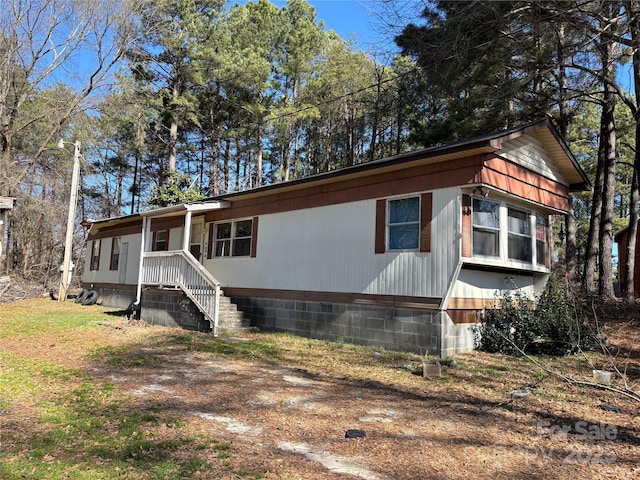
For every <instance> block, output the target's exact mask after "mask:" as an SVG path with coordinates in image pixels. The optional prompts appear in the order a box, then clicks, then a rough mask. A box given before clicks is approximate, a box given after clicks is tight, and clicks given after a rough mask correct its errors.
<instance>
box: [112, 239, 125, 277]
mask: <svg viewBox="0 0 640 480" xmlns="http://www.w3.org/2000/svg"><path fill="white" fill-rule="evenodd" d="M116 245H117V246H118V249H117V251H116ZM121 248H122V237H113V238H112V239H111V255H110V256H109V258H110V260H109V270H118V266H119V265H120V249H121Z"/></svg>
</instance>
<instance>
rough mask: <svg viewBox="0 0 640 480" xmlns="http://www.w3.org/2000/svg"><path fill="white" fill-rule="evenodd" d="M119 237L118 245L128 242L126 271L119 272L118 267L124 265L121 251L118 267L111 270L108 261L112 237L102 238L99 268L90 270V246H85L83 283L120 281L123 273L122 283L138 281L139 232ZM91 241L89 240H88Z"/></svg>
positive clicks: (134, 283)
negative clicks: (85, 256) (85, 258)
mask: <svg viewBox="0 0 640 480" xmlns="http://www.w3.org/2000/svg"><path fill="white" fill-rule="evenodd" d="M116 238H120V245H121V246H122V245H123V244H125V243H127V244H128V250H127V252H128V260H127V262H126V271H124V272H121V271H120V269H121V268H122V267H124V265H122V263H123V262H122V261H121V259H122V251H121V254H120V259H119V262H118V263H119V265H118V269H116V270H111V269H110V268H109V267H110V265H109V263H110V260H111V242H112V241H113V238H109V237H107V238H102V239H100V240H101V242H102V248H101V252H100V269H99V270H90V258H91V248H87V260H86V262H85V267H84V273H83V274H82V281H83V282H84V283H85V284H92V283H114V284H116V283H122V282H121V281H120V280H121V278H122V275H124V279H125V281H124V283H125V284H127V285H136V284H137V283H138V267H139V262H138V255H139V252H140V241H141V239H142V237H141V235H140V234H131V235H122V236H121V237H116ZM89 243H91V242H89Z"/></svg>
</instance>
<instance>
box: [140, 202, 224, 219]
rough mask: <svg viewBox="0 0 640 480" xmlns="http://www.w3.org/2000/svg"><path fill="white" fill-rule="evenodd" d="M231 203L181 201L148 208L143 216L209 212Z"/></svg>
mask: <svg viewBox="0 0 640 480" xmlns="http://www.w3.org/2000/svg"><path fill="white" fill-rule="evenodd" d="M230 205H231V202H227V201H217V202H207V203H181V204H179V205H171V206H169V207H162V208H156V209H155V210H148V211H146V212H141V213H140V215H141V216H143V217H171V216H174V214H176V213H186V212H208V211H211V210H219V209H221V208H227V207H229V206H230Z"/></svg>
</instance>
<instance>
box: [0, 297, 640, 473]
mask: <svg viewBox="0 0 640 480" xmlns="http://www.w3.org/2000/svg"><path fill="white" fill-rule="evenodd" d="M113 313H114V312H113V309H111V310H109V309H105V308H103V307H100V306H93V307H82V306H79V305H76V304H73V303H72V302H66V303H64V304H59V303H57V302H52V301H50V300H49V299H33V300H26V301H21V302H16V303H11V304H8V305H3V306H0V354H1V360H2V368H3V372H2V377H1V378H2V380H1V381H0V394H1V395H2V400H1V403H0V408H1V410H0V414H1V416H0V422H1V427H2V449H0V464H1V465H2V466H0V477H1V478H135V479H138V478H139V479H147V478H202V479H209V478H266V479H331V478H335V479H338V478H361V479H478V478H490V479H493V480H497V479H515V478H519V479H538V478H539V479H548V478H580V479H588V478H598V479H600V478H609V479H623V478H629V479H631V478H638V477H639V476H640V464H639V462H640V417H639V414H640V403H638V402H637V401H634V400H633V399H631V398H628V397H625V396H624V395H621V394H619V393H614V392H611V391H607V390H603V389H600V388H594V387H591V386H584V385H583V386H578V385H571V384H569V383H567V382H565V381H562V380H561V379H560V378H558V377H557V376H555V375H551V374H549V373H548V372H545V371H543V370H541V369H540V368H538V367H537V366H535V365H534V364H532V363H531V362H530V361H528V360H527V359H524V358H510V357H505V356H501V355H489V354H484V353H475V352H474V353H467V354H463V355H458V356H456V357H455V363H456V365H455V366H447V365H444V366H443V367H442V376H441V377H435V378H423V377H422V376H420V375H417V374H415V372H414V369H415V370H417V369H418V367H419V365H420V362H421V360H422V359H421V358H420V357H418V356H416V355H412V354H402V353H397V352H389V351H384V350H379V349H375V348H368V347H367V348H364V347H355V346H351V345H343V344H335V343H329V342H321V341H314V340H308V339H302V338H296V337H292V336H289V335H276V334H265V333H247V334H240V335H237V336H228V337H219V338H213V337H211V336H210V335H205V334H199V333H192V332H186V331H183V330H176V329H168V328H162V327H155V326H148V325H146V324H144V323H143V322H138V323H135V324H130V323H127V322H126V320H125V319H124V318H122V317H120V316H118V315H117V314H116V315H114V314H113ZM50 318H53V319H54V320H47V319H50ZM43 319H44V320H43ZM55 319H58V320H55ZM60 319H65V321H63V320H60ZM69 319H71V320H69ZM74 319H75V320H74ZM639 319H640V315H639V314H634V313H633V312H627V316H626V317H625V319H624V320H622V319H617V318H610V319H606V320H603V321H604V322H605V323H604V326H605V328H606V334H607V336H608V338H609V339H610V342H611V347H612V349H613V351H614V352H615V353H616V355H617V356H616V358H615V362H616V365H617V366H618V368H619V369H620V371H621V372H622V373H625V375H626V382H627V386H628V387H630V388H631V389H633V390H635V391H636V392H637V391H640V320H639ZM537 360H538V361H539V362H541V363H542V364H544V365H545V367H546V368H548V369H550V370H552V371H554V372H559V373H562V374H563V375H568V376H571V377H572V378H575V379H580V380H591V379H592V370H593V368H598V369H611V365H610V364H609V363H608V362H609V360H610V359H609V358H607V357H605V356H604V355H602V354H600V353H597V352H589V353H587V354H584V355H576V356H573V357H568V358H561V359H555V358H545V357H537ZM623 383H624V381H623V378H621V377H620V376H619V375H615V376H614V379H613V381H612V386H615V387H622V386H623ZM523 386H529V387H530V388H531V393H530V394H529V395H527V396H526V397H524V398H511V397H510V395H509V392H511V391H512V390H514V389H518V388H521V387H523ZM603 406H605V407H606V408H609V410H605V409H603V408H602V407H603ZM612 407H613V410H615V411H611V408H612ZM348 429H358V430H362V431H364V433H365V435H366V436H365V437H364V438H356V439H351V438H345V432H346V431H347V430H348ZM54 433H55V435H54ZM49 438H50V439H51V441H49V442H45V441H44V439H49ZM63 472H64V473H63Z"/></svg>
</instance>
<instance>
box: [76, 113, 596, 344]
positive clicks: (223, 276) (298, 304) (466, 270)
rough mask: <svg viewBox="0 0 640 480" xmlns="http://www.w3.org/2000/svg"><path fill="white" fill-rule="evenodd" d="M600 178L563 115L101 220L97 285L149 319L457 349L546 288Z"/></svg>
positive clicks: (91, 249)
mask: <svg viewBox="0 0 640 480" xmlns="http://www.w3.org/2000/svg"><path fill="white" fill-rule="evenodd" d="M589 187H590V185H589V181H588V179H587V177H586V175H585V173H584V172H583V171H582V169H581V168H580V167H579V166H578V164H577V162H576V160H575V159H574V157H573V156H572V154H571V153H570V151H569V149H568V148H567V145H566V144H565V142H564V141H563V140H562V139H561V138H560V136H559V135H558V133H557V131H556V130H555V128H554V127H553V126H552V124H551V123H550V122H549V121H548V120H542V121H538V122H535V123H531V124H529V125H526V126H522V127H519V128H514V129H511V130H505V131H502V132H498V133H494V134H491V135H486V136H482V137H478V138H473V139H470V140H465V141H459V142H455V143H451V144H448V145H442V146H437V147H432V148H427V149H424V150H419V151H415V152H410V153H406V154H402V155H398V156H394V157H390V158H385V159H382V160H378V161H373V162H369V163H363V164H359V165H356V166H352V167H348V168H345V169H342V170H337V171H332V172H328V173H323V174H319V175H314V176H311V177H307V178H300V179H296V180H293V181H289V182H283V183H277V184H272V185H267V186H263V187H260V188H255V189H252V190H247V191H242V192H234V193H229V194H224V195H220V196H217V197H213V198H208V199H206V200H203V201H200V202H195V203H190V204H184V205H176V206H172V207H166V208H160V209H157V210H152V211H147V212H142V213H140V214H136V215H129V216H125V217H120V218H110V219H105V220H99V221H93V222H92V226H91V229H90V234H89V242H88V252H87V261H86V267H85V271H84V275H83V281H84V284H85V285H87V286H93V288H95V289H98V290H99V292H100V293H101V294H102V296H103V299H104V302H105V303H106V304H108V305H114V306H118V305H121V306H125V305H126V304H128V303H129V301H130V300H131V299H132V298H138V299H140V300H141V302H142V318H143V319H145V320H147V321H152V322H158V323H165V324H169V325H182V326H187V328H197V329H199V330H205V331H213V332H214V333H217V332H218V331H222V330H224V329H229V328H233V327H234V326H238V325H239V324H237V323H235V324H233V323H232V324H231V327H229V326H228V324H227V320H225V312H226V311H228V310H229V309H233V308H234V307H233V305H236V306H237V308H238V309H239V310H240V311H241V312H242V314H241V315H240V316H241V317H242V316H244V318H246V319H249V320H250V322H251V325H253V326H257V327H259V328H260V329H263V330H282V331H289V332H293V333H296V334H299V335H304V336H309V337H314V338H320V339H328V340H334V341H345V342H352V343H358V344H369V345H377V346H380V347H384V348H388V349H395V350H404V351H413V352H419V353H429V354H435V355H441V356H446V355H449V354H453V353H456V352H460V351H464V350H469V349H471V348H473V336H472V333H471V331H470V328H469V327H470V326H471V325H473V324H474V323H475V322H476V319H477V314H478V312H481V311H482V310H483V309H484V308H487V307H493V306H495V303H496V294H499V293H501V292H503V291H504V290H508V289H512V288H514V286H517V288H519V289H521V290H522V291H523V292H524V293H525V294H527V295H531V296H533V295H535V294H536V293H538V292H540V291H541V290H542V289H543V287H544V285H545V283H546V281H547V279H548V277H549V275H550V265H551V249H552V243H551V232H550V228H549V219H550V216H551V215H554V214H564V213H565V212H567V210H568V200H569V195H570V193H571V192H574V191H581V190H585V189H588V188H589Z"/></svg>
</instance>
